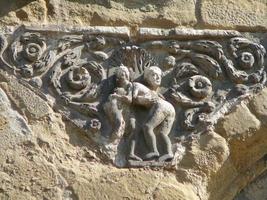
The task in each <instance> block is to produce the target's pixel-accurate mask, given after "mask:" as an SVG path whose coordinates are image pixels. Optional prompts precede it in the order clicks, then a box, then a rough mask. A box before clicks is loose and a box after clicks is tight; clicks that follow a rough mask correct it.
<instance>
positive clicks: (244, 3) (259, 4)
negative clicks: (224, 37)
mask: <svg viewBox="0 0 267 200" xmlns="http://www.w3.org/2000/svg"><path fill="white" fill-rule="evenodd" d="M201 17H202V20H203V22H204V23H205V25H206V26H213V27H219V28H221V27H227V28H238V29H239V30H251V31H253V32H256V31H258V30H266V29H267V2H266V0H254V1H250V0H235V1H233V0H225V1H221V0H202V2H201Z"/></svg>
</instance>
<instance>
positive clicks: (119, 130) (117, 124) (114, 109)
mask: <svg viewBox="0 0 267 200" xmlns="http://www.w3.org/2000/svg"><path fill="white" fill-rule="evenodd" d="M117 104H118V102H117V100H116V99H112V100H111V101H110V102H107V103H106V104H105V106H104V110H105V113H106V114H107V115H108V118H109V121H110V123H111V126H112V129H111V134H110V135H111V137H112V138H113V139H114V137H115V138H119V137H121V136H122V134H123V131H124V126H125V122H124V120H123V115H122V111H121V110H120V109H119V108H118V105H117Z"/></svg>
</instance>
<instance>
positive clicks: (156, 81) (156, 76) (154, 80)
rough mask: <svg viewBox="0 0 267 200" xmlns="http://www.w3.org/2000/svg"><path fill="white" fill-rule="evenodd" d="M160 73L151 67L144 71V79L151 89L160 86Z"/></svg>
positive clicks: (155, 67) (157, 68)
mask: <svg viewBox="0 0 267 200" xmlns="http://www.w3.org/2000/svg"><path fill="white" fill-rule="evenodd" d="M161 76H162V71H161V69H160V68H159V67H157V66H152V67H149V68H146V69H145V72H144V79H145V81H146V82H147V83H148V84H149V85H150V86H152V87H156V88H157V87H159V86H160V84H161Z"/></svg>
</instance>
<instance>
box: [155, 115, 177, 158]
mask: <svg viewBox="0 0 267 200" xmlns="http://www.w3.org/2000/svg"><path fill="white" fill-rule="evenodd" d="M174 119H175V116H174V115H169V116H167V117H166V119H165V120H164V122H163V123H162V125H161V130H160V135H161V137H162V139H163V143H164V145H165V148H166V151H167V152H166V154H164V155H162V156H161V157H160V158H159V161H170V160H172V159H173V152H172V144H171V140H170V138H169V136H168V135H169V133H170V131H171V128H172V125H173V122H174Z"/></svg>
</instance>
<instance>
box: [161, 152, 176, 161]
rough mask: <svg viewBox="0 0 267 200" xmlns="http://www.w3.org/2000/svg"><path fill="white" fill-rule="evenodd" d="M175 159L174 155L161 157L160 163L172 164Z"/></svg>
mask: <svg viewBox="0 0 267 200" xmlns="http://www.w3.org/2000/svg"><path fill="white" fill-rule="evenodd" d="M172 159H173V154H164V155H163V156H160V157H159V162H170V161H171V160H172Z"/></svg>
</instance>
